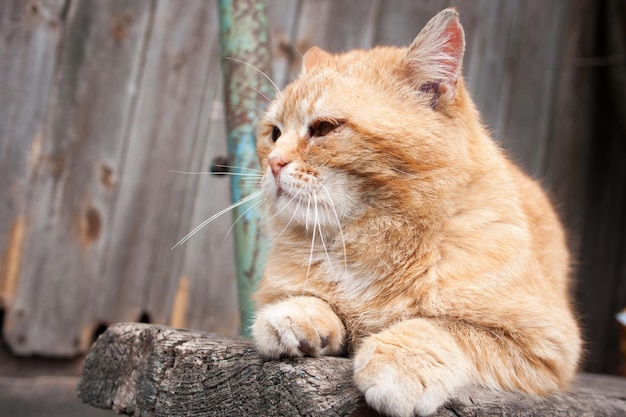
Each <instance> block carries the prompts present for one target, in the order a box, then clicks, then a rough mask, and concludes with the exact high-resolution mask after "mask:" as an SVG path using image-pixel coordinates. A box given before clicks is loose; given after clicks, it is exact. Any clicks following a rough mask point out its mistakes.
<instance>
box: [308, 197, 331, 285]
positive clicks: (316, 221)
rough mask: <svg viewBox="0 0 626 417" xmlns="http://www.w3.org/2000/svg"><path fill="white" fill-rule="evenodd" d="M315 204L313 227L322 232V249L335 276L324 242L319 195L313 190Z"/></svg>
mask: <svg viewBox="0 0 626 417" xmlns="http://www.w3.org/2000/svg"><path fill="white" fill-rule="evenodd" d="M313 202H314V207H315V224H314V226H313V227H315V226H317V230H318V231H319V232H320V241H321V242H322V247H323V248H324V253H325V254H326V260H328V266H329V267H330V270H331V272H332V274H333V275H334V273H335V271H334V268H333V263H332V262H331V260H330V256H329V255H328V249H327V248H326V242H325V241H324V234H323V233H322V226H321V224H320V219H319V213H318V209H317V193H316V192H315V190H313Z"/></svg>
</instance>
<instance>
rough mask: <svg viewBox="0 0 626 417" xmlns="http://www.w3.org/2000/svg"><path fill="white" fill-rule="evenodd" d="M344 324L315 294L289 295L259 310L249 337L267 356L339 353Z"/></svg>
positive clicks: (343, 334) (342, 340)
mask: <svg viewBox="0 0 626 417" xmlns="http://www.w3.org/2000/svg"><path fill="white" fill-rule="evenodd" d="M345 334H346V331H345V327H344V325H343V323H342V322H341V319H339V317H338V316H337V314H335V312H334V311H333V310H332V308H330V306H329V305H328V304H327V303H326V302H324V301H322V300H320V299H318V298H315V297H293V298H290V299H287V300H284V301H280V302H278V303H276V304H271V305H269V306H267V307H265V308H263V309H261V310H260V311H259V312H258V314H257V316H256V318H255V320H254V324H253V325H252V338H253V339H254V342H255V345H256V347H257V349H258V350H259V352H260V353H261V354H262V355H263V356H265V357H268V358H279V357H284V356H291V357H301V356H312V357H317V356H324V355H339V354H341V352H342V350H343V342H344V339H345Z"/></svg>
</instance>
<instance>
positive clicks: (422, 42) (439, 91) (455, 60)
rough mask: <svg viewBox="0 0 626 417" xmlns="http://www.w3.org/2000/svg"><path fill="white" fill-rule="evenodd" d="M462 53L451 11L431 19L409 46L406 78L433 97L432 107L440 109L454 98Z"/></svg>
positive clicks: (455, 17) (462, 41)
mask: <svg viewBox="0 0 626 417" xmlns="http://www.w3.org/2000/svg"><path fill="white" fill-rule="evenodd" d="M464 51H465V34H464V33H463V27H462V26H461V23H460V22H459V15H458V13H457V12H456V9H454V8H449V9H445V10H443V11H441V12H439V13H438V14H437V15H436V16H435V17H433V18H432V19H431V20H430V21H429V22H428V23H427V24H426V26H425V27H424V29H422V31H421V32H420V33H419V35H417V37H416V38H415V40H414V41H413V43H412V44H411V46H410V47H409V49H408V52H407V55H406V56H405V58H404V64H405V65H406V66H407V68H406V69H407V70H408V71H407V75H408V77H410V81H411V82H412V84H413V85H414V87H415V88H417V89H418V90H419V91H420V92H422V93H424V94H430V95H432V97H431V107H433V108H435V109H439V108H442V107H443V106H445V105H446V104H447V103H449V102H451V101H452V100H453V99H454V96H455V93H456V87H457V81H458V79H459V77H461V66H462V64H463V52H464Z"/></svg>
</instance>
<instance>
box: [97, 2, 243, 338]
mask: <svg viewBox="0 0 626 417" xmlns="http://www.w3.org/2000/svg"><path fill="white" fill-rule="evenodd" d="M220 77H221V74H220V70H219V45H218V42H217V17H216V10H215V4H214V3H210V2H204V1H189V2H184V3H178V2H160V3H158V5H157V9H156V12H155V17H154V24H153V28H152V36H151V39H150V44H149V45H148V52H147V56H146V64H145V71H144V74H143V78H142V82H141V85H140V87H139V91H140V92H139V97H138V103H137V110H136V112H135V117H134V120H133V124H132V127H131V128H130V138H129V143H128V149H127V151H126V154H125V157H124V162H123V164H124V168H123V174H122V176H121V180H120V191H119V198H118V201H117V204H116V209H115V217H114V218H113V219H112V233H111V239H110V243H109V251H108V254H107V258H106V259H105V263H104V264H103V267H102V269H103V271H104V274H103V275H102V277H101V281H100V283H101V284H100V290H99V291H96V292H95V293H94V295H93V297H94V302H97V303H98V305H99V308H98V310H99V312H100V317H102V320H104V321H106V322H108V323H110V322H115V321H121V320H125V319H126V320H128V319H134V320H137V319H138V317H140V316H141V315H142V314H147V317H148V318H149V319H150V320H151V321H153V322H157V323H168V322H170V320H172V318H173V317H175V316H176V317H179V318H180V317H182V318H183V319H182V321H179V324H181V325H189V326H194V325H196V324H197V325H200V327H205V325H206V324H207V323H211V321H210V320H209V321H207V320H206V319H204V320H202V319H201V316H202V314H199V313H198V312H196V313H195V314H192V315H191V316H189V315H188V314H189V312H188V304H187V302H185V295H184V294H185V293H187V294H188V295H187V296H186V297H187V298H186V299H187V300H192V299H193V300H195V299H196V295H197V296H202V297H203V298H204V305H207V304H208V305H210V304H211V303H212V302H213V301H215V300H218V302H216V305H217V306H219V307H223V308H224V311H223V312H222V313H223V314H224V316H225V317H227V318H228V319H229V320H230V321H229V322H228V324H227V325H222V327H220V330H223V329H228V331H230V329H231V328H232V321H233V320H232V316H233V313H232V312H233V310H235V309H236V303H235V301H234V298H233V291H232V284H231V283H230V278H231V273H232V264H231V262H232V261H230V259H232V251H230V250H227V251H226V252H225V253H224V252H223V253H221V254H220V253H219V252H217V251H214V252H209V253H206V250H207V249H209V250H212V249H213V247H214V246H215V245H216V244H215V242H221V240H222V239H223V237H224V235H225V232H224V227H226V229H227V228H228V226H229V225H230V224H229V223H228V222H226V223H224V224H221V226H220V227H216V225H212V226H209V227H210V229H209V228H207V229H206V230H204V231H202V232H201V233H200V234H199V235H198V237H199V238H200V239H199V240H196V239H192V240H190V241H189V242H188V243H187V244H186V245H184V246H182V247H179V248H176V249H175V250H171V248H172V247H173V246H174V244H175V243H176V242H177V241H178V240H179V239H180V238H181V237H183V236H184V235H185V234H186V233H187V232H188V231H189V230H190V229H191V225H192V224H193V225H195V224H194V223H192V222H196V221H197V220H198V219H199V217H200V216H202V217H203V218H204V217H206V216H207V213H209V212H210V213H211V214H212V213H214V212H215V211H217V209H216V208H217V207H220V208H222V207H224V206H226V205H227V202H228V192H227V191H226V188H224V186H222V182H221V179H219V178H217V179H216V178H211V177H202V180H201V179H200V178H201V176H200V175H184V174H177V173H173V172H170V170H180V171H205V170H206V169H207V168H208V162H209V161H210V160H211V159H212V155H214V154H215V152H217V151H218V149H217V148H216V149H213V148H212V147H213V146H214V145H215V143H216V142H217V141H223V140H225V139H224V137H223V136H222V135H221V132H222V130H221V129H222V128H221V127H216V128H213V127H212V124H213V121H214V120H213V119H212V118H211V111H212V110H211V109H212V107H214V106H215V103H216V100H221V97H218V96H217V93H218V91H219V89H218V88H217V85H218V81H217V80H219V78H220ZM213 111H215V110H213ZM217 122H221V120H219V119H218V120H217ZM209 135H211V137H210V140H208V139H207V137H208V136H209ZM222 149H223V148H222ZM200 186H202V187H203V188H202V189H203V192H201V193H199V195H198V196H196V195H195V193H196V191H197V190H199V188H198V187H200ZM197 201H203V203H199V202H197ZM226 225H228V226H226ZM203 244H204V245H206V246H203ZM226 245H227V246H230V245H232V243H231V242H230V241H228V242H226ZM188 251H191V252H190V253H189V254H187V252H188ZM225 260H226V261H225ZM195 262H197V264H195ZM209 265H211V266H210V267H209ZM209 268H212V269H209ZM181 271H182V272H181ZM208 273H210V274H208ZM185 280H186V282H187V284H185V283H184V282H185ZM205 280H206V281H207V282H208V284H207V282H205ZM181 283H182V284H181ZM207 285H208V286H209V288H213V289H214V290H216V291H214V292H212V293H210V294H207ZM185 286H186V287H185ZM212 286H213V287H212ZM223 288H226V289H227V291H224V293H222V289H223ZM176 294H179V297H178V298H176ZM181 297H182V298H181ZM181 300H182V301H181ZM175 301H177V302H178V304H177V305H174V303H175ZM198 302H199V300H198ZM181 303H182V304H181ZM202 305H203V304H200V306H199V308H197V310H200V312H203V313H207V310H208V311H209V312H211V313H218V312H217V311H215V309H214V306H212V305H211V306H210V307H207V309H203V308H202V307H201V306H202ZM227 306H228V307H227ZM175 309H176V310H175ZM174 311H177V313H176V314H174ZM192 317H195V320H200V323H198V322H193V321H190V319H191V318H192ZM221 317H223V316H222V315H219V314H218V316H217V317H214V320H215V321H217V322H221Z"/></svg>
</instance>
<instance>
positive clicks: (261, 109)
mask: <svg viewBox="0 0 626 417" xmlns="http://www.w3.org/2000/svg"><path fill="white" fill-rule="evenodd" d="M250 88H252V87H250ZM260 94H262V93H260ZM264 96H265V97H266V98H267V95H265V94H264ZM227 104H228V105H229V106H235V107H243V108H244V109H249V110H254V111H255V112H256V114H257V116H262V115H263V114H265V111H266V110H267V109H264V108H261V107H256V106H248V105H246V104H241V103H233V102H232V101H229V102H227Z"/></svg>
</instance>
